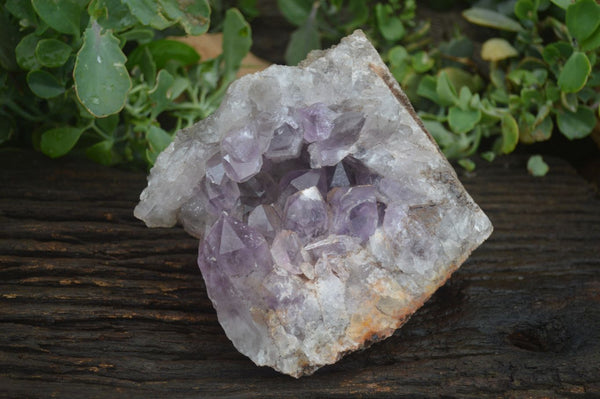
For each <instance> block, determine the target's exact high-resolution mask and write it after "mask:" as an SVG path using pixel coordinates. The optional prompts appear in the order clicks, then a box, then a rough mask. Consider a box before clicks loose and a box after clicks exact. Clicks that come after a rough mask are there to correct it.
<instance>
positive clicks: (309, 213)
mask: <svg viewBox="0 0 600 399" xmlns="http://www.w3.org/2000/svg"><path fill="white" fill-rule="evenodd" d="M283 226H284V227H285V228H286V229H288V230H292V231H295V232H296V233H297V234H298V235H299V236H300V238H302V239H304V240H310V239H311V238H315V237H318V236H320V235H322V234H325V233H326V232H327V226H328V217H327V204H326V203H325V201H324V200H323V197H322V196H321V193H320V192H319V190H318V189H317V188H316V187H315V186H312V187H309V188H306V189H304V190H302V191H298V192H297V193H295V194H292V195H290V196H289V197H288V199H287V201H286V202H285V208H284V211H283Z"/></svg>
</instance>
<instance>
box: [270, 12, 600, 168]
mask: <svg viewBox="0 0 600 399" xmlns="http://www.w3.org/2000/svg"><path fill="white" fill-rule="evenodd" d="M478 4H485V5H486V6H487V7H490V5H491V7H492V8H481V7H473V8H470V9H468V10H465V11H464V12H463V15H464V17H465V18H466V19H467V20H468V21H470V22H472V23H474V24H477V25H481V26H485V27H487V28H492V29H495V30H496V31H499V33H498V35H497V36H496V37H490V38H489V39H488V40H486V41H485V42H484V43H483V44H482V47H481V53H480V54H479V57H477V55H476V54H475V47H476V46H475V42H474V40H472V39H471V38H468V37H466V36H464V35H461V34H458V35H457V36H456V37H455V38H454V39H452V40H451V41H449V42H446V43H441V44H439V45H438V46H437V48H428V47H427V46H428V43H429V38H428V36H427V33H428V28H429V26H428V24H426V23H423V22H417V21H414V15H415V3H414V2H412V1H406V2H399V1H387V2H383V1H382V2H377V3H374V4H372V6H371V7H363V8H357V7H356V6H355V5H353V2H352V1H349V2H343V1H335V2H334V1H330V2H327V1H316V2H312V1H309V0H306V1H303V0H279V7H280V9H281V11H282V13H283V14H284V15H285V16H286V18H287V19H288V20H290V21H291V22H292V23H295V24H296V25H297V26H299V28H298V30H297V31H296V32H295V34H296V35H298V36H300V34H301V33H300V32H304V33H306V32H310V36H311V37H312V38H313V40H312V41H311V40H306V38H305V39H301V38H300V37H297V38H296V39H295V40H294V37H293V38H292V39H293V40H291V41H290V43H289V46H288V55H290V57H288V58H287V60H288V62H289V63H291V64H294V63H296V62H297V61H298V60H300V59H302V58H303V57H304V56H305V55H306V52H307V51H308V50H309V49H312V48H314V47H319V45H320V42H319V40H318V39H320V38H325V37H328V36H327V34H328V33H330V32H332V30H331V29H330V28H329V24H328V22H327V21H331V20H336V18H341V17H342V16H344V18H346V19H347V20H349V21H353V24H351V25H348V26H351V27H352V28H351V29H354V28H356V27H359V26H360V27H362V28H363V29H365V31H366V32H367V34H368V35H369V36H370V37H371V40H372V41H373V42H374V43H375V44H376V46H377V48H378V50H379V51H380V53H381V54H382V57H383V58H384V60H385V61H386V62H387V63H388V65H389V67H390V70H391V72H392V74H393V75H394V77H395V78H396V79H397V80H398V81H399V82H400V84H401V86H402V87H403V89H404V90H405V92H406V93H407V95H408V96H409V98H410V99H411V101H412V102H413V104H414V105H415V108H416V109H417V110H418V112H419V114H420V116H421V118H422V119H423V121H424V124H425V126H426V127H427V129H428V130H429V131H430V133H431V134H432V135H433V136H434V137H435V139H436V140H437V142H438V144H439V145H440V147H441V149H442V150H443V152H444V153H445V154H446V156H448V157H449V158H453V159H457V160H458V163H459V164H460V165H462V166H463V167H464V168H465V169H467V170H472V169H473V168H474V167H475V163H474V162H473V160H472V157H473V156H474V155H475V154H476V153H479V155H480V156H481V157H482V158H484V159H486V160H489V161H491V160H493V159H494V158H495V157H496V156H498V155H501V154H507V153H510V152H512V151H514V150H515V148H516V147H517V145H518V144H519V143H521V144H531V143H535V142H539V141H544V140H548V139H549V138H550V137H551V135H552V134H553V132H554V131H556V130H557V131H559V132H560V133H561V134H563V135H564V136H565V137H567V138H569V139H578V138H583V137H586V136H587V135H589V134H590V133H591V132H592V130H593V129H594V128H595V126H596V125H597V123H598V115H599V113H600V112H597V111H598V105H599V103H600V94H599V93H600V72H599V71H598V68H596V65H597V60H598V55H599V54H598V52H599V50H598V49H599V48H600V11H599V10H600V5H598V4H597V3H596V2H595V1H594V0H578V1H575V2H571V1H570V0H565V1H562V0H553V1H552V2H551V1H549V0H518V1H501V2H495V3H494V2H493V1H478ZM332 5H336V6H338V7H340V8H335V7H333V6H332ZM344 7H345V8H344ZM342 10H343V11H342ZM357 10H358V11H357ZM336 13H337V14H336ZM336 15H337V16H336ZM338 26H346V25H343V24H338ZM334 31H335V32H334V33H335V34H337V35H338V36H343V35H345V34H347V33H349V32H348V30H345V31H344V30H343V29H337V30H334ZM334 36H335V35H334ZM332 37H333V36H332ZM336 37H337V36H336ZM337 38H338V39H339V37H337ZM477 59H480V61H477ZM474 60H475V61H474ZM532 159H534V160H535V161H533V165H542V164H543V160H541V158H540V159H539V161H537V159H538V158H532ZM543 165H545V164H543ZM529 169H530V171H532V173H533V174H536V175H541V174H543V173H545V172H546V171H547V167H546V168H544V167H535V168H529Z"/></svg>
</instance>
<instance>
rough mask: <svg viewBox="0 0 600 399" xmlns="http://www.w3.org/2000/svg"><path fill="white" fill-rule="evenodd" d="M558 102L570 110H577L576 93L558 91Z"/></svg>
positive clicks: (577, 100)
mask: <svg viewBox="0 0 600 399" xmlns="http://www.w3.org/2000/svg"><path fill="white" fill-rule="evenodd" d="M560 102H561V104H562V105H563V107H565V108H566V109H568V110H569V111H571V112H577V107H578V106H579V99H578V98H577V94H575V93H565V92H564V91H561V92H560Z"/></svg>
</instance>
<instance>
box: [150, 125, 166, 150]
mask: <svg viewBox="0 0 600 399" xmlns="http://www.w3.org/2000/svg"><path fill="white" fill-rule="evenodd" d="M146 139H147V140H148V144H149V145H150V149H151V150H152V151H153V152H156V153H160V152H161V151H162V150H164V149H165V148H167V146H168V145H169V144H171V140H172V137H171V135H170V134H169V133H167V132H165V131H164V130H163V129H161V128H160V127H158V126H156V125H150V127H149V128H148V131H147V132H146Z"/></svg>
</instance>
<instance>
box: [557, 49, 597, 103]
mask: <svg viewBox="0 0 600 399" xmlns="http://www.w3.org/2000/svg"><path fill="white" fill-rule="evenodd" d="M591 70H592V66H591V65H590V61H589V60H588V58H587V56H586V55H585V54H584V53H582V52H579V51H576V52H574V53H573V54H572V55H571V56H570V57H569V59H568V60H567V62H566V64H565V66H564V67H563V69H562V71H561V72H560V75H559V77H558V86H559V87H560V88H561V90H562V91H564V92H565V93H575V92H578V91H579V90H581V89H582V88H583V86H585V82H586V81H587V78H588V75H589V74H590V71H591Z"/></svg>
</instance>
